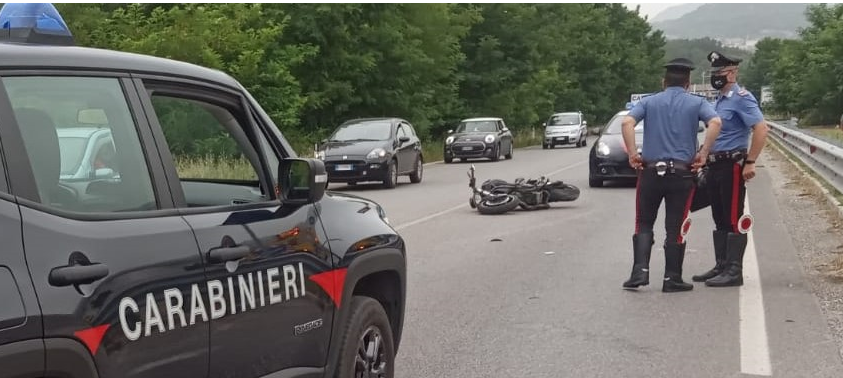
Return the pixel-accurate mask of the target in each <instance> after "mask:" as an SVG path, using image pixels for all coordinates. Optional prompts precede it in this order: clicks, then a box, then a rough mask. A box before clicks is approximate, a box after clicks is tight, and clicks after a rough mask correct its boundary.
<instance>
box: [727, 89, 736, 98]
mask: <svg viewBox="0 0 843 378" xmlns="http://www.w3.org/2000/svg"><path fill="white" fill-rule="evenodd" d="M733 94H735V91H729V93H726V97H728V98H732V95H733Z"/></svg>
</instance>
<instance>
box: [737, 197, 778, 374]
mask: <svg viewBox="0 0 843 378" xmlns="http://www.w3.org/2000/svg"><path fill="white" fill-rule="evenodd" d="M744 213H745V214H749V196H746V197H745V198H744ZM747 239H748V240H747V244H746V251H745V253H744V261H743V279H744V283H743V285H742V286H741V287H740V289H739V292H738V303H739V311H738V313H739V319H738V322H739V323H740V327H739V328H740V347H741V373H743V374H751V375H759V376H767V377H769V376H772V375H773V368H772V364H771V363H770V343H769V338H768V336H767V314H766V312H765V310H764V293H763V290H762V288H761V270H760V268H759V266H758V255H757V253H756V250H755V238H754V234H753V232H752V230H750V231H749V232H748V233H747Z"/></svg>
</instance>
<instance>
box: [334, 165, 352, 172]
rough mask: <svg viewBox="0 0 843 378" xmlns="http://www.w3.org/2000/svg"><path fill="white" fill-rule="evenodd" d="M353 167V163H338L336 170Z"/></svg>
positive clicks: (345, 169)
mask: <svg viewBox="0 0 843 378" xmlns="http://www.w3.org/2000/svg"><path fill="white" fill-rule="evenodd" d="M352 169H353V167H352V166H351V164H338V165H337V168H336V170H338V171H350V170H352Z"/></svg>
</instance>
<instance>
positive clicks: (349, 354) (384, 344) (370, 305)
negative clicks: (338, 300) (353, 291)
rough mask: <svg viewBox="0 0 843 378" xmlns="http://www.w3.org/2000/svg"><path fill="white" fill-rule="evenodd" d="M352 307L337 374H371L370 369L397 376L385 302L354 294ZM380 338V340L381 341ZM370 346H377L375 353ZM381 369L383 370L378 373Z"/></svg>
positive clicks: (387, 376) (339, 376)
mask: <svg viewBox="0 0 843 378" xmlns="http://www.w3.org/2000/svg"><path fill="white" fill-rule="evenodd" d="M348 311H349V314H350V316H349V319H348V323H347V324H346V326H345V333H344V334H343V335H342V339H341V340H342V341H341V343H342V344H340V357H339V366H337V371H336V374H335V375H334V377H335V378H353V377H361V376H362V377H369V376H370V375H366V374H365V372H367V371H368V372H369V374H372V375H371V376H372V377H384V378H394V376H395V345H394V340H393V338H392V328H391V327H390V324H389V318H388V317H387V316H386V311H384V310H383V306H381V304H380V303H379V302H378V301H376V300H374V299H372V298H369V297H363V296H354V297H352V298H351V306H350V307H349V310H348ZM376 339H377V340H380V343H379V344H377V345H375V343H376V341H375V340H376ZM370 349H375V351H374V353H369V352H370ZM358 359H359V360H358ZM372 365H377V368H376V367H375V366H372ZM360 369H364V370H362V371H360ZM373 370H375V371H373ZM378 372H381V374H376V373H378Z"/></svg>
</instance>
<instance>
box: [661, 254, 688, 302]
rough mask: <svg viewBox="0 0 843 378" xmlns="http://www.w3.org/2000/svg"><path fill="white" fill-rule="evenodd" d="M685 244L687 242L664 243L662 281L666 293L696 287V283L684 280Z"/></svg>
mask: <svg viewBox="0 0 843 378" xmlns="http://www.w3.org/2000/svg"><path fill="white" fill-rule="evenodd" d="M685 246H686V244H685V243H682V244H678V243H665V244H664V282H663V283H662V291H663V292H665V293H674V292H678V291H689V290H693V289H694V285H692V284H689V283H685V282H684V281H682V263H683V262H684V260H685Z"/></svg>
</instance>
